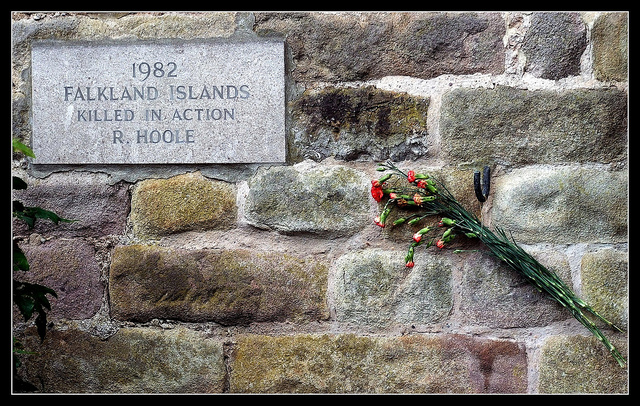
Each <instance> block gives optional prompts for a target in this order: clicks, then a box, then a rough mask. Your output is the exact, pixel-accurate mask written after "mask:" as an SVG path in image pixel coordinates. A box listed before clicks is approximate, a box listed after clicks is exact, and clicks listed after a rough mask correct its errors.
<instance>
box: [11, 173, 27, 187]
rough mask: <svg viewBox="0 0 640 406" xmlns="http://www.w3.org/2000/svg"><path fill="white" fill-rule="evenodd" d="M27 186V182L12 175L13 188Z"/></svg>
mask: <svg viewBox="0 0 640 406" xmlns="http://www.w3.org/2000/svg"><path fill="white" fill-rule="evenodd" d="M26 188H27V182H25V181H23V180H22V179H20V178H19V177H17V176H14V177H13V189H14V190H22V189H26Z"/></svg>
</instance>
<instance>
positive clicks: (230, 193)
mask: <svg viewBox="0 0 640 406" xmlns="http://www.w3.org/2000/svg"><path fill="white" fill-rule="evenodd" d="M236 213H237V208H236V191H235V187H234V186H232V185H230V184H228V183H226V182H222V181H217V180H210V179H207V178H205V177H204V176H202V175H201V174H200V173H197V172H194V173H186V174H184V175H178V176H174V177H172V178H169V179H148V180H144V181H142V182H140V184H139V185H138V186H137V187H136V188H135V189H134V192H133V196H132V199H131V222H132V223H133V232H134V233H135V234H136V235H137V236H142V237H156V236H162V235H168V234H173V233H179V232H183V231H190V230H225V229H229V228H232V227H234V226H235V223H236Z"/></svg>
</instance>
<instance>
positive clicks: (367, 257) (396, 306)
mask: <svg viewBox="0 0 640 406" xmlns="http://www.w3.org/2000/svg"><path fill="white" fill-rule="evenodd" d="M404 255H405V253H404V252H398V251H381V250H374V249H370V250H364V251H358V252H353V253H349V254H346V255H344V256H342V257H341V258H339V259H338V261H337V262H336V264H335V267H336V275H337V279H336V282H335V296H336V297H335V308H336V319H337V320H338V321H342V322H347V323H350V324H353V325H364V326H376V327H385V326H389V325H391V324H404V325H412V324H426V323H433V322H436V321H439V320H441V319H442V318H444V317H446V316H447V315H448V314H449V312H450V311H451V307H452V306H453V297H452V291H451V262H450V261H447V259H445V258H443V257H442V256H434V255H428V254H425V255H422V256H421V257H420V262H419V263H418V264H416V266H415V267H413V268H411V269H410V270H408V269H407V268H406V267H405V263H404Z"/></svg>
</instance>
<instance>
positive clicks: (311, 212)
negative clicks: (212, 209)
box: [245, 162, 371, 238]
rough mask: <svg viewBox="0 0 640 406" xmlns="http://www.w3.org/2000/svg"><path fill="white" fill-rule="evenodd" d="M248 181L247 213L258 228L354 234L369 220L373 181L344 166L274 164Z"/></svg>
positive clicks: (329, 235)
mask: <svg viewBox="0 0 640 406" xmlns="http://www.w3.org/2000/svg"><path fill="white" fill-rule="evenodd" d="M248 184H249V192H248V194H247V200H246V204H245V216H246V219H247V221H248V222H249V224H251V225H254V226H256V227H259V228H264V229H272V230H275V231H278V232H281V233H283V234H312V235H318V236H324V237H328V238H333V237H341V236H347V235H352V234H355V233H356V232H358V231H360V230H361V229H362V228H363V227H365V226H366V225H367V224H369V222H370V219H369V201H370V194H369V190H370V188H371V182H370V180H369V179H368V177H367V176H366V175H365V174H364V173H362V172H359V171H356V170H354V169H351V168H347V167H345V166H340V165H337V166H316V165H313V164H309V162H303V163H301V164H298V165H294V166H279V167H272V168H269V169H266V170H262V171H259V172H258V173H257V174H256V175H255V176H254V177H252V178H251V179H249V181H248Z"/></svg>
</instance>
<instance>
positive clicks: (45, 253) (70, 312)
mask: <svg viewBox="0 0 640 406" xmlns="http://www.w3.org/2000/svg"><path fill="white" fill-rule="evenodd" d="M20 248H21V249H22V251H23V252H24V253H25V255H26V256H27V260H28V261H29V270H28V271H26V272H24V273H23V272H16V273H14V277H16V278H17V279H18V280H22V281H25V282H30V283H37V284H40V285H44V286H47V287H49V288H51V289H53V290H54V291H55V292H56V295H57V298H56V297H53V296H50V295H47V299H48V300H49V302H50V303H51V311H49V312H47V319H48V320H55V319H60V318H66V319H86V318H90V317H93V315H95V314H96V312H97V311H98V310H99V309H100V306H101V305H102V296H103V295H104V290H105V283H104V281H102V280H101V275H100V265H99V264H98V262H97V260H96V252H95V249H94V247H92V246H91V245H90V244H88V243H87V242H86V241H84V240H82V239H74V240H72V241H71V242H70V241H69V240H63V239H55V240H52V241H48V242H46V243H43V244H38V245H31V244H22V245H21V247H20Z"/></svg>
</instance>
